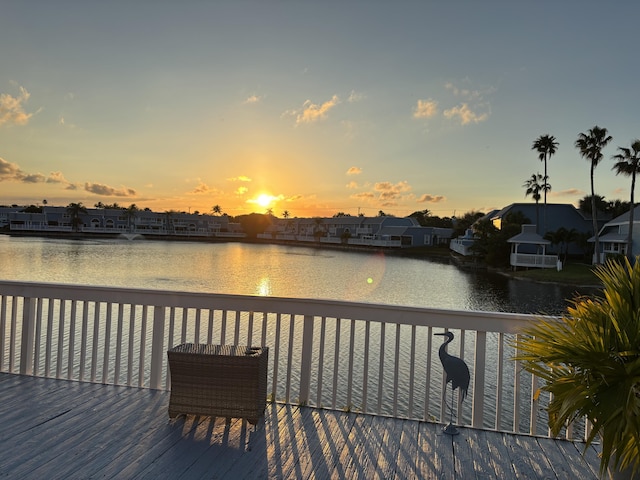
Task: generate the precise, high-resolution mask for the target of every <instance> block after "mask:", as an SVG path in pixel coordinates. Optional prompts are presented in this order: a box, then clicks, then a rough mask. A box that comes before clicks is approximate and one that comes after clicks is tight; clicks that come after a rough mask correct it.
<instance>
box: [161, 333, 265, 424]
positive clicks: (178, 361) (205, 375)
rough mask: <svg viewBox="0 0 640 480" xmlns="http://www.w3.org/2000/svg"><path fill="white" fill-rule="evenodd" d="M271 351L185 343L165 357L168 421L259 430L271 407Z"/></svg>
mask: <svg viewBox="0 0 640 480" xmlns="http://www.w3.org/2000/svg"><path fill="white" fill-rule="evenodd" d="M268 356H269V349H268V348H267V347H240V346H233V345H208V344H193V343H185V344H182V345H178V346H176V347H174V348H172V349H170V350H169V351H168V352H167V357H168V359H169V370H170V372H171V397H170V400H169V417H171V418H174V417H176V416H178V415H180V414H183V413H184V414H193V415H206V416H215V417H227V418H231V417H234V418H246V419H247V420H248V421H249V422H250V423H252V424H254V425H255V424H256V423H257V422H258V419H259V418H260V417H262V416H263V415H264V409H265V406H266V402H267V361H268Z"/></svg>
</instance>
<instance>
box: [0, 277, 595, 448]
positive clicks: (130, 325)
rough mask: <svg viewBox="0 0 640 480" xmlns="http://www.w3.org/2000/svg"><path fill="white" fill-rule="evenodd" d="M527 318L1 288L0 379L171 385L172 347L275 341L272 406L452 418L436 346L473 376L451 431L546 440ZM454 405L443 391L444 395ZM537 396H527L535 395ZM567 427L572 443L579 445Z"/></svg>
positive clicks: (71, 288) (32, 286) (31, 286)
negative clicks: (522, 338)
mask: <svg viewBox="0 0 640 480" xmlns="http://www.w3.org/2000/svg"><path fill="white" fill-rule="evenodd" d="M532 318H533V317H532V316H530V315H520V314H506V313H496V312H470V311H453V310H440V309H428V308H411V307H399V306H390V305H375V304H366V303H353V302H339V301H323V300H309V299H289V298H274V297H257V296H239V295H217V294H205V293H187V292H176V291H156V290H142V289H124V288H107V287H89V286H76V285H60V284H46V283H30V282H7V281H0V345H1V347H2V350H1V352H0V353H1V355H0V371H2V372H11V373H20V374H23V375H35V376H43V377H54V378H61V379H70V380H77V381H85V382H99V383H105V384H117V385H130V386H138V387H148V388H153V389H170V387H171V385H170V375H169V373H168V371H167V358H166V351H167V349H169V348H171V347H172V346H175V345H178V344H180V343H186V342H193V343H214V344H216V343H219V344H234V345H252V346H267V347H269V369H268V381H269V383H268V385H269V397H270V399H271V400H274V401H281V402H287V403H300V404H308V405H312V406H316V407H320V408H331V409H348V410H354V411H362V412H367V413H373V414H378V415H390V416H396V417H402V418H415V419H425V420H438V421H442V422H446V421H448V420H449V415H450V414H449V411H448V410H447V408H446V406H445V404H444V403H443V402H442V401H441V400H442V398H443V395H442V392H443V388H444V377H443V373H442V367H441V365H440V362H439V359H438V347H439V346H440V345H441V339H442V338H443V337H440V336H436V337H434V333H437V332H443V331H444V330H445V329H446V330H450V331H452V332H454V334H455V340H454V342H453V343H452V344H450V345H449V353H451V354H453V355H456V356H460V357H462V358H463V359H464V360H465V361H466V362H467V364H468V365H469V369H470V371H471V385H470V389H469V395H468V397H467V399H465V400H464V401H463V402H460V400H458V401H457V411H456V415H457V417H458V420H457V421H458V423H459V424H463V425H469V426H473V427H476V428H489V429H497V430H501V431H510V432H513V431H515V432H520V433H530V434H536V435H548V429H547V427H546V412H545V411H544V408H543V405H544V402H545V401H548V399H547V400H545V396H544V395H541V396H540V397H537V396H536V395H534V392H535V391H536V390H537V388H538V383H537V379H536V378H535V377H534V378H532V377H531V375H529V374H527V373H525V372H523V371H522V369H521V368H519V366H518V364H517V362H514V361H513V360H512V357H513V356H514V354H515V352H514V349H513V347H512V345H511V344H512V340H513V339H514V338H515V334H516V333H517V332H518V331H519V329H520V328H521V327H522V326H523V325H525V324H526V323H527V322H529V321H531V319H532ZM449 398H451V397H450V396H449V395H447V399H449ZM534 399H535V400H534ZM584 435H585V432H584V428H583V427H582V428H580V431H578V429H576V431H575V432H574V431H573V429H572V428H570V429H568V430H567V432H566V436H567V437H568V438H575V437H581V438H584Z"/></svg>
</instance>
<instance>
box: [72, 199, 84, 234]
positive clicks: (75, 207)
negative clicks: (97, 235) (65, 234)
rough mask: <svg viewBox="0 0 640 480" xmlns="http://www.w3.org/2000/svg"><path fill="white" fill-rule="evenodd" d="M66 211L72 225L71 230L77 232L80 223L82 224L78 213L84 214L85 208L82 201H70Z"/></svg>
mask: <svg viewBox="0 0 640 480" xmlns="http://www.w3.org/2000/svg"><path fill="white" fill-rule="evenodd" d="M67 212H68V213H69V216H70V217H71V226H72V227H73V230H74V231H76V232H78V231H79V230H80V225H82V219H81V218H80V215H86V213H87V208H86V207H85V206H84V205H82V202H78V203H70V204H69V205H67Z"/></svg>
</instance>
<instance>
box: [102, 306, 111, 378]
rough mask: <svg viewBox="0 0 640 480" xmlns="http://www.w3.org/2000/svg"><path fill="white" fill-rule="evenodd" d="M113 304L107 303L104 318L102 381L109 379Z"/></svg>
mask: <svg viewBox="0 0 640 480" xmlns="http://www.w3.org/2000/svg"><path fill="white" fill-rule="evenodd" d="M112 312H113V304H112V303H111V302H109V303H107V315H106V317H105V319H104V351H103V355H102V383H107V380H108V379H109V352H110V351H111V349H110V347H111V314H112Z"/></svg>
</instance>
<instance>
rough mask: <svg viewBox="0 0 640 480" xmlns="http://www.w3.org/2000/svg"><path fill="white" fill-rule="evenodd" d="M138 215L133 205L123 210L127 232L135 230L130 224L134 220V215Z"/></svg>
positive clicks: (136, 208)
mask: <svg viewBox="0 0 640 480" xmlns="http://www.w3.org/2000/svg"><path fill="white" fill-rule="evenodd" d="M137 214H138V207H137V206H136V204H135V203H132V204H131V205H129V207H128V208H126V209H125V215H126V217H127V226H128V227H129V231H133V229H134V228H135V224H134V225H131V222H132V221H134V220H135V218H136V215H137Z"/></svg>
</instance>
